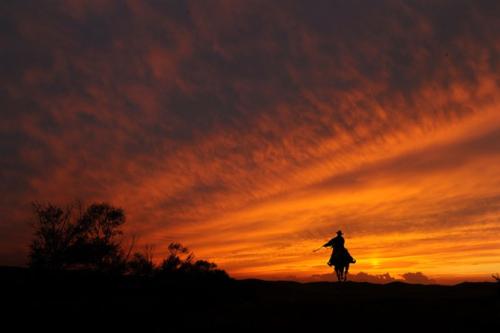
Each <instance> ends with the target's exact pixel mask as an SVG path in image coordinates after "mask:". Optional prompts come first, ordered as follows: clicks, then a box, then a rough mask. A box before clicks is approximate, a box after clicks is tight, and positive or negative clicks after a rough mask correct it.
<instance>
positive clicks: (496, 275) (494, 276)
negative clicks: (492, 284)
mask: <svg viewBox="0 0 500 333" xmlns="http://www.w3.org/2000/svg"><path fill="white" fill-rule="evenodd" d="M491 277H492V278H494V279H495V280H497V282H498V283H500V275H498V273H497V274H493V275H492V276H491Z"/></svg>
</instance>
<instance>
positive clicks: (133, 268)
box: [127, 246, 156, 277]
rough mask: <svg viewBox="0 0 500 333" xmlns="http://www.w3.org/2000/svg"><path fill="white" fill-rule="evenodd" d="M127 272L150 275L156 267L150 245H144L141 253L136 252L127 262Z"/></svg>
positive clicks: (144, 275) (135, 274) (142, 275)
mask: <svg viewBox="0 0 500 333" xmlns="http://www.w3.org/2000/svg"><path fill="white" fill-rule="evenodd" d="M127 267H128V273H129V274H131V275H134V276H140V277H151V276H153V275H154V273H155V270H156V267H155V265H154V263H153V253H152V247H151V246H146V248H145V250H144V252H143V253H141V252H136V253H134V255H133V256H132V258H131V259H130V260H129V261H128V263H127Z"/></svg>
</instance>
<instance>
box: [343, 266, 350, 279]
mask: <svg viewBox="0 0 500 333" xmlns="http://www.w3.org/2000/svg"><path fill="white" fill-rule="evenodd" d="M347 273H349V264H347V266H345V270H344V281H347Z"/></svg>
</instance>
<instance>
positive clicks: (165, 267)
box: [160, 243, 194, 272]
mask: <svg viewBox="0 0 500 333" xmlns="http://www.w3.org/2000/svg"><path fill="white" fill-rule="evenodd" d="M193 258H194V255H193V254H192V253H190V252H189V249H188V248H187V247H185V246H183V245H182V244H180V243H170V244H169V245H168V255H167V257H166V258H165V259H164V260H163V263H162V264H161V266H160V270H161V271H163V272H178V271H181V270H186V268H187V267H189V265H191V262H192V261H193Z"/></svg>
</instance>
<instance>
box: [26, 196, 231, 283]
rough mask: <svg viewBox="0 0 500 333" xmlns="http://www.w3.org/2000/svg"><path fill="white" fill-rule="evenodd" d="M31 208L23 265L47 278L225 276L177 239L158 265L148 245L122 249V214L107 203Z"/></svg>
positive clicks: (209, 278)
mask: <svg viewBox="0 0 500 333" xmlns="http://www.w3.org/2000/svg"><path fill="white" fill-rule="evenodd" d="M32 206H33V213H34V220H35V221H34V228H35V233H34V239H33V241H32V242H31V245H30V252H29V262H28V263H29V267H30V268H31V269H33V270H35V271H37V272H38V274H44V275H45V276H52V278H55V275H59V276H62V277H65V276H67V274H73V276H75V274H87V278H89V277H92V276H93V275H92V274H97V276H98V279H101V280H102V278H103V274H106V275H107V276H110V277H111V276H128V277H132V278H133V277H135V278H140V279H141V280H144V279H157V278H161V279H167V280H172V281H175V280H183V281H195V280H196V281H198V282H199V281H200V280H207V281H217V280H229V279H230V278H229V276H228V275H227V273H226V272H225V271H223V270H221V269H218V268H217V265H216V264H215V263H212V262H209V261H206V260H195V256H194V254H193V253H192V252H190V251H189V249H188V248H187V247H185V246H183V245H182V244H180V243H176V242H173V243H170V244H169V245H168V254H167V257H166V258H165V259H163V261H162V262H161V264H160V265H155V263H154V261H153V248H152V247H151V246H146V247H145V248H144V250H143V251H138V252H135V253H133V254H132V250H133V245H134V242H132V244H131V245H130V247H129V248H128V249H125V248H124V246H123V237H122V235H123V232H122V231H121V229H120V228H121V227H122V226H123V224H124V223H125V221H126V219H125V212H124V210H123V209H121V208H117V207H114V206H112V205H110V204H108V203H93V204H91V205H90V206H88V207H83V205H82V204H81V203H76V204H73V205H68V206H66V207H60V206H57V205H54V204H51V203H48V204H41V203H36V202H35V203H33V205H32ZM69 271H73V272H72V273H69ZM64 272H66V273H64ZM78 272H80V273H78ZM84 272H85V273H84ZM61 274H62V275H61ZM132 280H133V279H129V281H132Z"/></svg>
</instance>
